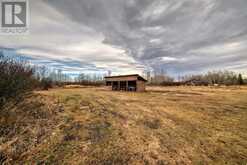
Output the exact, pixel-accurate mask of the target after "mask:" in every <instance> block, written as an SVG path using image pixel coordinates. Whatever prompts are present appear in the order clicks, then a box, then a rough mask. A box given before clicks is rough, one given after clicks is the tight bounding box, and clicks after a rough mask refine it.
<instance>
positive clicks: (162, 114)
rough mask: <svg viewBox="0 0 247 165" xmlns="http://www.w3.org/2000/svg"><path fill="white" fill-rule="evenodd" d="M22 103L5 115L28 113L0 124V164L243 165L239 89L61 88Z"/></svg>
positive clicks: (246, 146)
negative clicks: (121, 89) (142, 91)
mask: <svg viewBox="0 0 247 165" xmlns="http://www.w3.org/2000/svg"><path fill="white" fill-rule="evenodd" d="M29 99H30V100H32V101H31V103H30V100H29V101H26V102H23V103H22V104H21V105H17V108H16V109H15V110H13V109H12V111H10V112H11V113H10V114H12V115H14V113H16V111H18V112H19V111H20V108H19V107H22V108H24V109H28V110H26V111H25V112H22V113H21V118H20V116H19V117H12V118H11V117H10V118H11V119H8V118H6V116H8V115H5V117H3V116H1V117H0V119H1V120H0V122H1V126H0V129H1V130H0V131H2V132H1V135H0V164H1V161H2V162H6V163H31V164H32V163H41V164H135V165H136V164H158V165H162V164H246V163H247V88H246V87H241V88H240V87H222V88H220V87H217V88H216V87H212V88H210V87H148V90H147V92H145V93H131V92H112V91H107V90H105V89H104V88H92V87H91V88H67V89H52V90H50V91H42V92H36V93H35V97H32V99H31V98H29ZM34 100H35V101H34ZM37 103H39V104H38V105H39V110H37V108H36V104H37ZM25 104H26V105H29V106H30V107H29V108H27V106H25ZM17 109H18V110H17ZM35 109H36V110H35ZM32 110H35V111H34V112H35V114H36V113H37V115H36V116H37V117H36V118H37V119H36V118H35V117H33V116H35V114H32V113H34V112H32ZM41 112H42V113H41ZM39 113H41V115H40V114H39ZM27 114H30V116H31V117H29V116H28V115H27ZM31 114H32V115H31ZM9 116H11V115H9ZM40 116H42V117H40ZM17 118H18V120H17ZM29 118H31V119H29ZM35 119H36V120H35ZM10 121H11V122H10ZM42 122H43V123H42ZM6 123H8V124H6ZM20 124H22V125H21V126H19V125H20ZM19 127H20V128H19ZM6 128H8V129H6ZM14 128H15V129H16V131H15V132H13V131H12V132H11V130H12V129H14ZM4 130H5V132H3V131H4ZM6 130H7V131H6ZM3 133H4V134H3ZM34 139H37V140H34ZM20 144H22V145H20ZM22 146H25V147H24V148H23V147H22ZM18 147H19V150H18ZM21 149H22V150H21Z"/></svg>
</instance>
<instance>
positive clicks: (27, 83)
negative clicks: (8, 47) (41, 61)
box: [0, 55, 38, 107]
mask: <svg viewBox="0 0 247 165" xmlns="http://www.w3.org/2000/svg"><path fill="white" fill-rule="evenodd" d="M37 83H38V82H37V80H36V79H35V78H34V69H33V67H31V66H30V65H28V64H27V63H25V62H23V61H18V60H14V59H10V58H6V57H4V56H3V55H1V56H0V107H1V106H3V104H4V103H6V102H7V101H8V100H10V99H14V100H15V101H19V100H20V99H21V98H22V96H23V95H24V94H26V93H27V92H29V91H31V90H32V89H33V88H34V87H35V85H37Z"/></svg>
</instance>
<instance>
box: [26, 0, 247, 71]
mask: <svg viewBox="0 0 247 165" xmlns="http://www.w3.org/2000/svg"><path fill="white" fill-rule="evenodd" d="M32 3H33V4H35V3H36V2H34V1H33V2H32ZM42 3H43V5H44V4H45V6H46V7H47V11H48V9H49V11H50V13H51V14H52V13H53V12H54V13H56V14H57V15H58V18H60V17H61V19H59V20H56V22H57V23H56V24H54V23H52V25H51V26H50V28H51V31H52V32H54V31H56V29H58V31H57V33H58V34H60V33H61V35H62V36H63V35H66V36H67V37H56V40H57V41H53V40H52V41H51V43H62V44H64V42H62V41H65V40H67V39H68V40H69V41H70V43H72V44H76V43H78V42H80V39H84V40H85V41H86V40H87V38H88V37H90V36H91V38H93V39H95V40H101V41H100V44H102V45H104V46H105V45H109V46H110V47H112V49H111V53H110V54H111V55H110V56H109V57H107V58H106V57H104V56H100V55H99V52H100V51H101V50H105V48H104V47H102V45H101V46H100V44H98V43H97V44H98V45H97V46H95V49H98V50H100V51H99V52H93V53H91V51H89V53H91V55H92V56H94V58H91V57H90V56H89V55H88V52H87V51H86V53H85V50H83V51H81V54H74V55H71V56H74V57H76V58H72V60H71V61H70V60H69V61H68V62H65V61H66V58H65V57H64V58H63V61H62V62H61V61H60V62H59V63H61V64H63V65H68V66H73V65H74V66H75V67H81V66H83V65H86V64H85V63H88V64H91V65H92V67H93V68H95V69H96V70H97V69H111V70H115V71H116V70H117V68H120V70H121V68H128V67H130V66H131V67H132V69H133V68H136V69H144V68H143V67H146V68H153V69H154V70H160V68H164V69H165V70H166V71H167V72H170V73H172V74H174V75H179V74H185V73H196V72H203V71H206V70H211V69H228V68H232V69H234V70H236V71H244V70H245V69H246V65H244V63H247V58H246V56H247V55H246V53H245V52H246V51H247V46H246V45H247V44H246V43H247V21H246V20H247V10H246V8H247V1H246V0H234V1H233V0H70V1H68V0H44V1H42ZM52 10H53V11H52ZM56 18H57V17H56ZM63 20H64V22H62V21H63ZM68 20H69V21H68ZM63 27H66V28H63ZM68 27H71V28H68ZM44 28H49V27H48V26H44ZM38 29H40V27H39V28H38ZM47 33H48V32H47ZM69 34H71V35H70V36H69ZM87 34H89V35H87ZM101 34H102V36H101V37H99V36H100V35H101ZM78 35H80V36H81V37H79V36H78ZM85 35H86V36H87V38H86V39H85V38H84V37H85ZM59 39H60V40H59ZM42 41H43V42H45V39H42ZM22 46H24V47H25V46H27V47H28V45H22ZM82 47H83V46H82ZM91 47H94V45H93V43H92V46H91ZM99 47H100V48H99ZM31 48H33V49H34V48H35V50H40V49H41V50H42V51H43V52H47V53H50V54H51V55H52V54H54V50H53V49H54V45H49V46H46V45H44V46H42V48H41V47H39V46H37V45H35V46H34V45H31ZM72 48H73V47H72ZM29 49H30V48H29ZM107 49H108V48H107ZM116 50H123V52H122V53H119V51H117V53H116V52H115V51H116ZM58 52H59V53H60V52H61V50H59V51H58V50H56V51H55V53H58ZM107 52H108V51H106V53H105V54H107ZM103 54H104V53H103ZM123 54H125V56H124V57H126V58H127V57H128V58H129V59H128V60H124V58H123V57H122V56H123ZM79 56H81V58H78V57H79ZM114 56H115V58H113V57H114ZM116 57H117V58H116ZM117 60H119V62H120V63H118V62H117ZM56 62H58V61H56ZM83 62H84V63H83ZM94 62H97V64H94ZM107 62H108V64H107V66H105V64H104V63H107ZM81 64H82V65H81ZM237 65H240V66H242V67H237ZM86 66H87V65H86ZM123 66H124V67H123ZM85 68H87V67H85Z"/></svg>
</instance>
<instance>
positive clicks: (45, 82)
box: [40, 78, 53, 90]
mask: <svg viewBox="0 0 247 165" xmlns="http://www.w3.org/2000/svg"><path fill="white" fill-rule="evenodd" d="M52 86H53V82H52V80H51V79H50V78H42V80H41V82H40V87H41V89H42V90H48V89H49V88H52Z"/></svg>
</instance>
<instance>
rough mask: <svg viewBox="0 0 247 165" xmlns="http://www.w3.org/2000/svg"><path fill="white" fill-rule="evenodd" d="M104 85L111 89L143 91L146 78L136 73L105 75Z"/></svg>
mask: <svg viewBox="0 0 247 165" xmlns="http://www.w3.org/2000/svg"><path fill="white" fill-rule="evenodd" d="M105 81H106V86H108V87H110V88H111V89H112V90H113V91H137V92H144V91H145V88H146V82H147V80H146V79H144V78H143V77H141V76H140V75H138V74H132V75H121V76H108V77H105Z"/></svg>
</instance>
